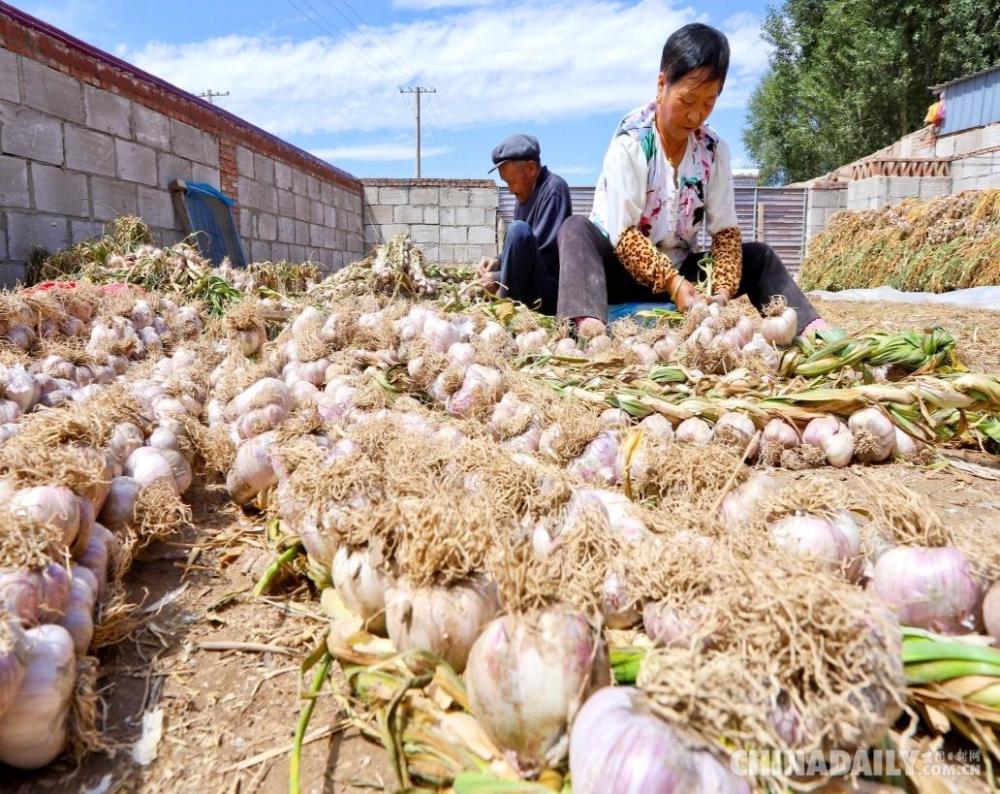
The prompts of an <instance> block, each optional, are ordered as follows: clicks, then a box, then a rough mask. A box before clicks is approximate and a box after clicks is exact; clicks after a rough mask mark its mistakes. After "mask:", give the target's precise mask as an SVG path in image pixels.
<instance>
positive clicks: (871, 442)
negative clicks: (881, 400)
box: [847, 408, 896, 463]
mask: <svg viewBox="0 0 1000 794" xmlns="http://www.w3.org/2000/svg"><path fill="white" fill-rule="evenodd" d="M847 426H848V427H850V429H851V432H852V433H853V434H854V454H855V456H856V457H857V459H858V460H859V461H861V462H862V463H878V462H879V461H883V460H886V459H888V458H889V456H890V455H892V452H893V450H894V449H895V448H896V426H895V425H894V424H893V423H892V420H891V419H889V417H888V416H886V415H885V414H884V413H882V411H880V410H879V409H878V408H862V409H861V410H860V411H855V412H854V413H853V414H851V418H850V419H848V420H847Z"/></svg>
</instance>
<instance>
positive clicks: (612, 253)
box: [558, 24, 826, 337]
mask: <svg viewBox="0 0 1000 794" xmlns="http://www.w3.org/2000/svg"><path fill="white" fill-rule="evenodd" d="M728 68H729V42H728V41H727V40H726V37H725V36H724V35H723V34H722V33H720V32H719V31H718V30H715V29H714V28H711V27H709V26H708V25H702V24H692V25H685V26H684V27H683V28H681V29H680V30H678V31H677V32H676V33H674V34H673V35H672V36H671V37H670V38H669V39H667V43H666V44H665V45H664V47H663V56H662V58H661V61H660V75H659V78H658V79H657V87H656V99H655V100H654V101H653V102H651V103H649V104H648V105H645V106H643V107H640V108H638V109H636V110H634V111H632V112H631V113H629V114H628V115H627V116H626V117H625V118H624V119H623V120H622V121H621V123H620V124H619V125H618V129H617V130H616V131H615V134H614V137H613V138H612V140H611V145H610V146H609V147H608V152H607V154H606V155H605V158H604V168H603V171H602V172H601V178H600V180H599V181H598V184H597V189H596V191H595V193H594V208H593V211H592V212H591V215H590V220H587V219H586V218H583V217H580V216H573V217H571V218H569V219H567V220H566V221H565V222H564V223H563V225H562V227H561V228H560V230H559V261H560V271H561V272H560V274H559V275H560V277H559V302H558V314H559V316H561V317H567V318H570V319H572V320H573V321H574V322H575V324H576V329H577V333H578V334H579V335H580V336H584V337H587V336H594V335H596V334H599V333H602V332H603V331H604V323H605V322H606V321H607V312H608V304H609V303H626V302H630V301H666V300H670V301H673V302H674V303H676V304H677V307H678V309H680V310H681V311H686V310H687V309H688V308H689V307H690V306H691V305H692V304H693V303H694V302H695V301H696V300H697V299H698V292H697V290H696V289H695V287H694V284H692V282H696V281H699V280H704V279H705V278H706V276H707V274H705V273H703V272H702V269H701V268H700V267H699V264H698V262H699V260H701V259H702V258H703V257H704V254H702V253H698V252H696V251H695V245H696V243H697V237H698V232H699V230H700V228H701V225H702V224H703V223H707V226H708V232H709V234H711V236H712V251H711V252H712V257H713V259H714V261H715V265H714V268H713V269H712V299H713V300H715V301H716V302H718V303H722V304H724V303H725V302H726V301H728V300H730V299H731V298H734V297H736V296H737V295H744V294H745V295H747V296H748V297H749V298H750V300H751V302H752V303H753V304H754V306H756V307H757V308H758V309H761V308H763V307H764V306H766V305H767V303H768V302H769V301H770V300H771V298H772V297H773V296H775V295H783V296H784V297H785V298H786V299H787V300H788V304H789V305H790V306H792V307H794V308H795V310H796V311H797V312H798V316H799V329H798V330H799V332H800V333H802V332H803V331H808V330H818V329H819V328H821V327H825V326H826V323H824V321H823V320H821V319H819V315H818V314H817V313H816V310H815V309H814V308H813V307H812V305H811V304H810V303H809V301H808V300H807V299H806V297H805V295H803V294H802V291H801V290H800V289H799V288H798V286H797V285H796V284H795V282H794V281H793V280H792V277H791V276H790V275H789V273H788V271H787V270H786V269H785V266H784V265H783V264H782V263H781V260H780V259H779V258H778V256H777V254H775V253H774V251H773V250H771V247H770V246H768V245H766V244H764V243H744V242H743V241H742V238H741V236H740V229H739V226H738V225H737V220H736V205H735V201H734V198H733V175H732V171H731V170H730V166H729V147H727V146H726V144H725V143H723V142H722V141H721V140H720V139H719V136H718V134H717V133H716V132H715V131H714V130H712V129H711V128H710V127H708V126H706V125H705V120H706V119H707V118H708V116H709V114H710V113H711V112H712V109H713V107H714V106H715V102H716V100H717V99H718V97H719V93H720V92H721V91H722V86H723V84H724V83H725V80H726V72H727V70H728Z"/></svg>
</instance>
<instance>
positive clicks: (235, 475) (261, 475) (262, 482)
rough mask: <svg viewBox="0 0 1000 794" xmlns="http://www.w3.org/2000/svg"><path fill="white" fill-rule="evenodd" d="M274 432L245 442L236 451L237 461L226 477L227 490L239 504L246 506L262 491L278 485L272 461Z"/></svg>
mask: <svg viewBox="0 0 1000 794" xmlns="http://www.w3.org/2000/svg"><path fill="white" fill-rule="evenodd" d="M273 443H274V432H273V431H271V432H268V433H262V434H261V435H259V436H254V437H253V438H251V439H249V440H247V441H244V442H243V443H242V444H241V445H240V448H239V449H238V450H237V451H236V460H235V461H233V467H232V468H231V469H230V470H229V474H228V475H227V477H226V490H227V491H228V492H229V495H230V496H231V497H232V498H233V501H234V502H236V503H237V504H245V503H246V502H249V501H250V500H251V499H253V498H254V497H255V496H256V495H257V494H259V493H260V492H261V491H265V490H267V489H268V488H270V487H271V486H273V485H277V483H278V475H277V474H276V473H275V470H274V464H273V462H272V460H271V445H272V444H273Z"/></svg>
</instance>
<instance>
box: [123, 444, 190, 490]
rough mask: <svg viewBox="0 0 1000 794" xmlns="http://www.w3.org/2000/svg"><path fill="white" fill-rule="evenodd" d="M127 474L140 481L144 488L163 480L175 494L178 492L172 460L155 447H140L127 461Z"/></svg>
mask: <svg viewBox="0 0 1000 794" xmlns="http://www.w3.org/2000/svg"><path fill="white" fill-rule="evenodd" d="M125 475H126V476H127V477H131V478H132V479H134V480H135V481H136V482H138V483H139V484H140V485H141V486H142V487H143V488H148V487H149V486H150V485H154V484H155V483H158V482H162V483H165V484H166V485H167V486H168V487H169V488H170V489H171V490H172V491H173V492H174V493H175V494H176V493H178V487H177V478H176V477H174V470H173V468H172V467H171V466H170V461H168V460H167V459H166V457H164V455H163V452H162V451H161V450H158V449H153V447H139V449H137V450H135V452H133V453H132V454H131V455H129V456H128V459H127V460H126V461H125Z"/></svg>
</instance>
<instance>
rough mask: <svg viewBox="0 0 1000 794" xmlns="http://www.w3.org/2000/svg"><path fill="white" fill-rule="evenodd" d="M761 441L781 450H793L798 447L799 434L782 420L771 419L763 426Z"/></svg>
mask: <svg viewBox="0 0 1000 794" xmlns="http://www.w3.org/2000/svg"><path fill="white" fill-rule="evenodd" d="M761 440H762V441H763V442H764V443H765V444H767V443H770V444H773V445H775V446H777V447H779V448H782V449H794V448H795V447H797V446H798V445H799V434H798V432H796V430H795V428H794V427H792V426H791V425H790V424H788V422H786V421H785V420H784V419H772V420H771V421H770V422H768V423H767V424H766V425H764V432H763V434H762V436H761Z"/></svg>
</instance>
